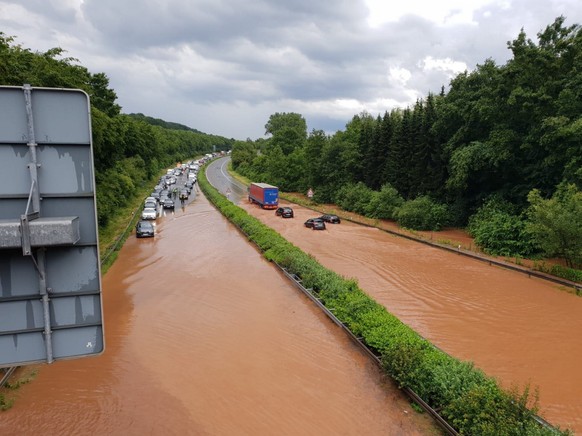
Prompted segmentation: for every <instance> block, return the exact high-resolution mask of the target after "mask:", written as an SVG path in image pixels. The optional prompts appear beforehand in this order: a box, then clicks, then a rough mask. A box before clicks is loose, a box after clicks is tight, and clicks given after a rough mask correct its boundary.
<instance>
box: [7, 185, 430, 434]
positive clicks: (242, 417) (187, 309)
mask: <svg viewBox="0 0 582 436" xmlns="http://www.w3.org/2000/svg"><path fill="white" fill-rule="evenodd" d="M296 222H297V220H296ZM342 228H343V227H342ZM345 228H346V229H347V226H346V227H345ZM330 234H331V232H330ZM309 236H310V237H313V236H319V237H325V236H326V235H323V234H321V235H311V234H310V235H309ZM309 239H310V238H309ZM103 289H104V295H103V297H104V314H105V335H106V350H105V353H104V354H103V355H102V356H98V357H93V358H85V359H77V360H71V361H61V362H57V363H54V364H52V365H41V366H39V374H38V375H37V377H36V379H35V380H34V381H33V382H32V383H30V384H27V385H24V386H22V387H21V388H19V389H18V390H17V391H16V402H15V405H14V407H13V408H12V409H10V410H8V411H7V412H3V413H0V434H1V435H2V436H8V435H39V434H42V435H75V436H76V435H164V436H170V435H180V436H181V435H362V434H369V435H420V434H435V433H434V427H433V425H432V423H431V422H430V421H428V418H426V417H425V416H421V415H419V414H417V413H415V412H413V411H412V409H411V408H410V405H409V403H408V401H407V400H406V399H405V398H403V396H402V395H401V393H400V391H398V390H397V389H395V388H394V386H393V385H392V384H391V383H390V382H389V381H386V380H384V378H383V377H382V375H381V374H380V372H379V370H378V369H377V368H376V367H375V365H374V364H373V363H371V361H370V360H369V359H368V358H367V357H366V356H364V355H363V354H362V353H361V352H360V351H359V350H358V349H357V348H355V347H354V345H353V344H352V343H351V342H350V340H349V339H347V337H346V336H345V335H344V334H343V333H342V332H341V330H339V328H338V327H337V326H335V324H333V323H331V322H330V321H329V320H328V319H327V318H326V317H325V316H324V315H323V314H322V313H321V312H320V311H319V309H317V308H316V307H315V306H314V305H313V304H312V303H311V302H310V301H309V300H308V299H307V298H306V297H304V296H303V295H302V294H300V293H299V292H298V291H297V290H296V289H295V288H294V287H293V286H292V285H291V284H290V283H288V281H287V280H286V279H285V278H284V277H283V276H282V275H281V274H280V273H279V272H277V270H275V268H274V267H273V266H272V265H270V264H269V263H267V262H266V261H264V260H263V259H262V258H261V256H260V255H259V253H258V252H257V251H256V250H255V248H254V247H253V246H252V245H250V244H249V243H248V242H247V241H246V240H245V239H244V238H243V237H242V236H241V235H240V234H239V233H238V231H237V230H235V229H234V228H233V227H232V226H231V225H230V224H228V223H227V221H226V220H225V219H224V218H223V217H222V216H221V215H220V214H219V213H218V212H217V211H215V210H214V209H213V208H212V207H211V206H210V205H209V203H208V201H207V200H206V199H205V198H203V197H198V198H197V199H196V201H195V202H194V203H192V204H190V205H189V206H188V207H186V208H185V210H177V211H176V213H175V214H174V215H169V216H166V217H164V218H161V219H158V225H157V235H156V237H155V239H150V240H148V239H143V240H137V239H136V238H135V237H133V236H132V237H131V238H130V239H129V240H128V241H127V243H126V244H125V246H124V247H123V249H122V250H121V252H120V255H119V258H118V260H117V261H116V263H115V264H114V265H113V267H112V268H111V269H110V270H109V272H108V273H107V274H106V275H105V276H104V279H103Z"/></svg>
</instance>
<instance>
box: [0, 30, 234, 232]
mask: <svg viewBox="0 0 582 436" xmlns="http://www.w3.org/2000/svg"><path fill="white" fill-rule="evenodd" d="M64 53H65V52H64V50H63V49H61V48H53V49H50V50H48V51H46V52H43V53H40V52H33V51H31V50H30V49H26V48H23V47H22V46H20V45H18V44H16V43H15V39H14V37H11V36H6V35H5V34H3V33H2V32H0V84H2V85H12V86H22V85H24V84H30V85H32V86H37V87H57V88H61V87H62V88H74V89H81V90H83V91H85V92H87V93H88V94H89V97H90V102H91V118H92V132H93V154H94V163H95V179H96V184H97V213H98V219H99V225H100V226H104V225H106V224H107V222H108V221H109V219H110V218H111V217H112V216H113V215H115V213H116V212H117V211H118V210H119V208H120V207H122V206H124V205H126V204H127V203H128V202H129V201H131V199H132V198H134V196H135V195H137V192H138V191H139V190H140V188H142V187H143V186H144V185H145V184H146V183H151V182H150V180H151V179H152V178H153V177H154V176H156V175H157V174H158V173H159V172H160V170H161V169H162V168H166V167H168V166H173V165H175V163H176V162H179V161H182V160H185V159H187V158H191V157H193V156H196V155H201V154H205V153H208V152H211V151H213V150H217V151H221V150H227V149H230V148H231V145H232V142H233V140H231V139H227V138H223V137H220V136H214V135H207V134H204V133H202V132H199V131H197V130H195V129H191V128H189V127H186V126H183V125H181V124H177V123H170V122H165V121H163V120H159V119H155V118H151V117H147V116H145V115H143V114H131V115H125V114H122V113H121V107H120V106H119V105H118V104H117V103H116V100H117V95H116V93H115V91H114V90H112V89H111V88H110V87H109V79H108V77H107V75H106V74H104V73H96V74H93V73H91V72H89V71H88V70H87V69H86V68H85V67H83V66H81V65H80V64H79V62H78V60H77V59H74V58H70V57H64V56H63V55H64Z"/></svg>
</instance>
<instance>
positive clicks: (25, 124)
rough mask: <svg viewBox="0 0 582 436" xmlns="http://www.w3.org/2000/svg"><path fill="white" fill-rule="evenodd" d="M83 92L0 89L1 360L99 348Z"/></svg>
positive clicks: (18, 361) (49, 357) (33, 359)
mask: <svg viewBox="0 0 582 436" xmlns="http://www.w3.org/2000/svg"><path fill="white" fill-rule="evenodd" d="M101 302H102V300H101V271H100V263H99V244H98V236H97V214H96V201H95V176H94V168H93V156H92V143H91V118H90V106H89V97H88V95H87V94H86V93H84V92H83V91H80V90H71V89H51V88H35V87H31V86H28V85H24V86H22V87H4V86H0V367H3V366H15V365H22V364H28V363H39V362H46V363H51V362H53V361H55V360H59V359H68V358H77V357H84V356H88V355H96V354H99V353H101V352H103V350H104V337H103V312H102V303H101Z"/></svg>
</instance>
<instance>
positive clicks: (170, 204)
mask: <svg viewBox="0 0 582 436" xmlns="http://www.w3.org/2000/svg"><path fill="white" fill-rule="evenodd" d="M164 209H172V210H174V200H172V199H170V198H166V199H165V200H164Z"/></svg>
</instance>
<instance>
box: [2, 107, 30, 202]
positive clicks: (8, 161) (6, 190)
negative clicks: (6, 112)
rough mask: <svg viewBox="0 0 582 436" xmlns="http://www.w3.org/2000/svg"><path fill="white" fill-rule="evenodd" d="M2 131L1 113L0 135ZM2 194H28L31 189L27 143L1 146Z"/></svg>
mask: <svg viewBox="0 0 582 436" xmlns="http://www.w3.org/2000/svg"><path fill="white" fill-rule="evenodd" d="M3 133H4V132H2V116H1V114H0V136H1V135H2V134H3ZM0 162H2V171H0V195H3V194H21V195H24V194H28V192H29V191H30V176H29V174H28V168H27V165H28V163H29V162H30V156H29V152H28V147H27V146H26V145H11V146H9V147H5V146H0Z"/></svg>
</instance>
